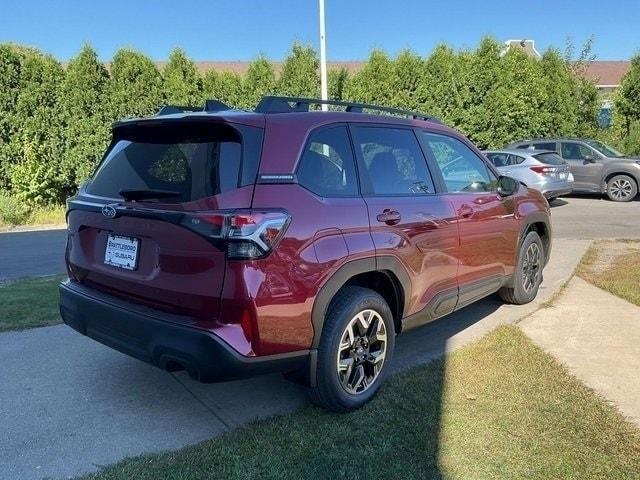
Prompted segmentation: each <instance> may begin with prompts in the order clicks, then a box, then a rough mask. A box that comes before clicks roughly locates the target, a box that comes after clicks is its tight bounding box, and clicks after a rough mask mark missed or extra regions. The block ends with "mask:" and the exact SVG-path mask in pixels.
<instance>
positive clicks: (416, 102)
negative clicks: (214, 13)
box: [391, 50, 427, 110]
mask: <svg viewBox="0 0 640 480" xmlns="http://www.w3.org/2000/svg"><path fill="white" fill-rule="evenodd" d="M426 74H427V71H426V68H425V63H424V60H423V59H422V58H421V57H420V56H419V55H417V54H415V53H414V52H412V51H411V50H403V51H402V52H400V54H399V55H398V56H397V57H396V59H395V62H394V74H393V77H392V89H393V92H394V95H393V98H392V100H391V103H392V106H394V107H398V108H406V109H409V110H421V109H422V108H423V106H424V104H425V101H426V99H425V98H424V93H425V92H424V90H422V89H421V88H420V86H421V84H422V82H424V80H425V76H426Z"/></svg>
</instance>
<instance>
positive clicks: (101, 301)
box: [59, 280, 310, 382]
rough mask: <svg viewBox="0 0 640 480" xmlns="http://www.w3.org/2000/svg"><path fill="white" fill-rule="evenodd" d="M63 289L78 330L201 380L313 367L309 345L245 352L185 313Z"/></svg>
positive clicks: (69, 284) (66, 314)
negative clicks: (198, 325)
mask: <svg viewBox="0 0 640 480" xmlns="http://www.w3.org/2000/svg"><path fill="white" fill-rule="evenodd" d="M59 292H60V314H61V315H62V319H63V320H64V323H66V324H67V325H69V326H70V327H71V328H73V329H74V330H77V331H78V332H80V333H81V334H83V335H86V336H88V337H91V338H93V339H94V340H96V341H98V342H100V343H102V344H104V345H107V346H109V347H111V348H113V349H115V350H118V351H120V352H123V353H126V354H127V355H130V356H132V357H134V358H137V359H139V360H142V361H144V362H147V363H151V364H152V365H155V366H157V367H160V368H162V369H166V370H169V371H172V370H180V369H182V368H184V369H186V370H187V372H188V373H189V375H190V376H191V377H192V378H193V379H195V380H198V381H201V382H218V381H225V380H233V379H236V378H242V377H247V376H252V375H258V374H262V373H269V372H290V371H295V370H298V369H301V368H304V367H306V366H308V362H309V356H310V355H309V353H310V352H309V351H308V350H305V351H297V352H293V353H285V354H278V355H269V356H261V357H246V356H243V355H241V354H239V353H238V352H236V351H235V350H233V348H231V347H230V346H229V345H228V344H227V343H226V342H225V341H224V340H222V339H221V338H220V337H218V336H216V335H214V334H213V333H210V332H207V331H204V330H199V329H196V328H193V327H191V326H189V323H190V322H189V319H188V318H186V317H176V316H175V315H170V314H165V313H163V312H159V311H157V310H152V309H147V308H140V307H138V306H136V305H134V304H131V303H129V302H124V301H122V300H119V299H116V298H114V297H112V296H110V295H106V294H103V293H101V292H98V291H96V290H93V289H89V288H86V287H84V286H82V285H80V284H78V283H77V282H74V281H71V280H67V281H65V282H63V283H61V284H60V287H59ZM177 322H180V323H177Z"/></svg>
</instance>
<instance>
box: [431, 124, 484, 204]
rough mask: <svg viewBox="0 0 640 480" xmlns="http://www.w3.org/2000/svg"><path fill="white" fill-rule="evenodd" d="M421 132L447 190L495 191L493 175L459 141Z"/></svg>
mask: <svg viewBox="0 0 640 480" xmlns="http://www.w3.org/2000/svg"><path fill="white" fill-rule="evenodd" d="M421 135H422V138H423V140H424V141H425V143H426V145H427V146H428V148H429V149H430V150H431V153H432V154H433V156H434V158H435V159H436V162H437V163H438V166H439V167H440V171H441V172H442V177H443V179H444V183H445V184H446V186H447V191H449V192H489V191H493V190H495V186H496V185H495V181H496V177H495V175H494V174H493V173H492V172H491V171H490V170H489V169H488V168H487V165H486V164H485V163H484V161H483V160H482V159H481V158H480V157H479V156H478V155H476V154H475V153H474V152H473V150H471V149H470V148H469V147H467V146H466V145H465V144H464V143H462V142H461V141H460V140H458V139H456V138H453V137H449V136H446V135H438V134H435V133H428V132H421Z"/></svg>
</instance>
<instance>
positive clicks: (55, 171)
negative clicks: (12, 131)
mask: <svg viewBox="0 0 640 480" xmlns="http://www.w3.org/2000/svg"><path fill="white" fill-rule="evenodd" d="M63 79H64V70H63V68H62V66H61V65H60V63H59V62H58V61H56V60H55V59H54V58H53V57H51V56H50V55H42V54H39V53H29V52H28V53H26V54H24V59H23V63H22V69H21V76H20V92H19V94H18V98H17V104H16V116H15V121H16V122H17V124H18V125H19V128H20V130H19V132H18V133H17V134H16V135H14V138H13V139H12V142H17V143H16V144H15V151H16V152H18V154H19V158H18V161H17V163H16V164H14V165H13V166H12V167H11V169H10V180H11V188H12V191H13V192H14V193H15V194H16V195H17V196H18V197H19V198H21V199H22V200H24V201H27V202H30V203H40V204H46V203H52V202H60V201H62V200H63V199H64V198H65V197H66V196H67V195H68V194H69V193H71V191H70V188H69V185H68V183H67V182H66V178H65V174H64V172H63V171H62V169H61V158H62V154H63V152H64V134H63V132H64V124H63V117H62V115H61V113H60V109H59V96H60V85H61V83H62V81H63Z"/></svg>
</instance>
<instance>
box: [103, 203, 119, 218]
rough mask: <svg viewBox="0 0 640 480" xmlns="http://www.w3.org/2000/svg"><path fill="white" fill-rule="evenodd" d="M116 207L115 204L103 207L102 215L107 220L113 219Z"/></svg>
mask: <svg viewBox="0 0 640 480" xmlns="http://www.w3.org/2000/svg"><path fill="white" fill-rule="evenodd" d="M116 207H117V204H113V205H105V206H104V207H102V215H104V216H105V217H107V218H115V216H116V213H117V212H116Z"/></svg>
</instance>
